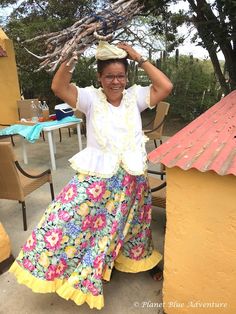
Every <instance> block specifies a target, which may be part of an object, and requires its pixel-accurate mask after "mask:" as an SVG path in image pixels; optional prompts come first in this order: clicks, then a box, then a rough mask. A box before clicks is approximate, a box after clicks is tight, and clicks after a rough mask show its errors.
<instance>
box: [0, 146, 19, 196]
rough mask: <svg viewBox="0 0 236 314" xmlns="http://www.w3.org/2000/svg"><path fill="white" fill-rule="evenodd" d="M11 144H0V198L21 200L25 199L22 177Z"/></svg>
mask: <svg viewBox="0 0 236 314" xmlns="http://www.w3.org/2000/svg"><path fill="white" fill-rule="evenodd" d="M15 160H16V158H15V154H14V151H13V148H12V145H11V143H10V142H2V143H0V198H1V199H9V200H20V199H22V197H23V190H22V188H21V183H20V177H19V174H18V171H17V168H16V165H15Z"/></svg>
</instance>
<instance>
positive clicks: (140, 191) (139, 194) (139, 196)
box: [137, 184, 145, 200]
mask: <svg viewBox="0 0 236 314" xmlns="http://www.w3.org/2000/svg"><path fill="white" fill-rule="evenodd" d="M144 189H145V184H139V186H138V189H137V199H138V200H140V199H141V198H142V195H143V191H144Z"/></svg>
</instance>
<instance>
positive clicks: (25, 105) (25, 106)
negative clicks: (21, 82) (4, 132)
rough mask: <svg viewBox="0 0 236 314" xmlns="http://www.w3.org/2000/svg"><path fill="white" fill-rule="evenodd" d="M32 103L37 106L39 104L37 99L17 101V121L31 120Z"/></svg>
mask: <svg viewBox="0 0 236 314" xmlns="http://www.w3.org/2000/svg"><path fill="white" fill-rule="evenodd" d="M32 101H33V102H34V103H35V104H37V105H38V103H39V100H38V99H37V98H32V99H22V100H17V108H18V113H19V119H22V118H24V119H31V118H32V110H31V102H32Z"/></svg>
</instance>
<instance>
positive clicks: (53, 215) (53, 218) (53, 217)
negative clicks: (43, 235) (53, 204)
mask: <svg viewBox="0 0 236 314" xmlns="http://www.w3.org/2000/svg"><path fill="white" fill-rule="evenodd" d="M55 218H56V215H55V214H54V213H51V214H50V215H49V217H48V221H54V220H55Z"/></svg>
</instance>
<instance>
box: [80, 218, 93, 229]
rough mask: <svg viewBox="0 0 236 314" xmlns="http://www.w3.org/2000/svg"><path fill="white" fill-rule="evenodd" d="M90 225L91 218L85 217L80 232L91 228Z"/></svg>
mask: <svg viewBox="0 0 236 314" xmlns="http://www.w3.org/2000/svg"><path fill="white" fill-rule="evenodd" d="M91 224H92V217H91V216H90V215H89V216H86V218H85V219H84V220H83V222H82V225H81V230H82V231H86V230H87V229H89V228H90V227H91Z"/></svg>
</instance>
